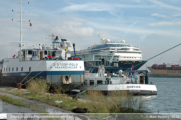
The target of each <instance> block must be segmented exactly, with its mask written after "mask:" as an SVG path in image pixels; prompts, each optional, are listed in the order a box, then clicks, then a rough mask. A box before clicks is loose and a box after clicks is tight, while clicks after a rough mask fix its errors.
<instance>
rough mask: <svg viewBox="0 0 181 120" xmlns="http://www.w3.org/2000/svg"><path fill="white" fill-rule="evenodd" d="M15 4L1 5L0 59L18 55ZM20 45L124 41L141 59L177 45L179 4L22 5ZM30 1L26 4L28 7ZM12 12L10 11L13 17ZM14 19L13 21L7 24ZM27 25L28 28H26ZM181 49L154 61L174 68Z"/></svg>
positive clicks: (144, 0)
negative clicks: (54, 39) (56, 38)
mask: <svg viewBox="0 0 181 120" xmlns="http://www.w3.org/2000/svg"><path fill="white" fill-rule="evenodd" d="M18 2H20V0H13V1H12V0H0V59H3V58H7V57H8V56H9V57H12V56H13V55H14V54H17V51H18V50H19V47H18V43H16V42H15V41H20V22H19V20H20V13H18V12H19V11H20V5H19V4H18ZM22 2H23V3H24V4H23V5H22V11H23V12H24V13H23V14H22V17H23V21H24V22H23V24H22V25H23V26H22V30H23V31H22V33H23V37H22V40H23V41H26V43H24V44H28V45H36V44H51V37H50V36H51V34H52V33H53V34H54V35H56V36H59V38H62V39H67V40H69V41H71V42H72V43H75V45H76V49H86V48H87V47H90V46H91V45H94V44H98V43H99V41H100V38H99V36H98V35H99V34H101V35H103V36H104V37H105V38H108V39H110V40H111V41H115V42H117V41H121V40H125V41H126V43H128V44H129V45H131V46H137V47H139V49H140V50H141V51H142V56H143V60H148V59H149V58H151V57H153V56H155V55H157V54H159V53H161V52H163V51H165V50H167V49H169V48H171V47H173V46H175V45H178V44H180V43H181V1H180V0H115V1H112V0H99V1H98V0H91V1H88V0H43V1H42V0H22ZM28 2H29V4H27V3H28ZM12 10H13V12H12ZM12 19H13V21H12ZM29 20H30V22H31V23H32V26H31V27H30V26H29ZM180 51H181V46H178V47H176V48H174V49H172V50H170V51H168V52H166V53H164V54H162V55H159V56H157V57H156V58H154V59H151V60H149V61H148V62H147V63H146V64H145V65H144V66H142V67H141V69H146V66H151V65H152V64H154V63H158V64H162V63H174V64H179V63H180V60H181V54H180V53H181V52H180Z"/></svg>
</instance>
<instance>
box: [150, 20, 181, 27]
mask: <svg viewBox="0 0 181 120" xmlns="http://www.w3.org/2000/svg"><path fill="white" fill-rule="evenodd" d="M148 25H149V26H163V25H167V26H168V25H181V21H171V22H157V23H150V24H148Z"/></svg>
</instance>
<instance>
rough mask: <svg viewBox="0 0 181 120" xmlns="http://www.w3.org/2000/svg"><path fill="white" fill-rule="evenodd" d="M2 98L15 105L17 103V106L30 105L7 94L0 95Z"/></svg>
mask: <svg viewBox="0 0 181 120" xmlns="http://www.w3.org/2000/svg"><path fill="white" fill-rule="evenodd" d="M0 99H1V100H3V101H5V102H7V103H11V104H13V105H16V106H22V107H29V106H28V105H26V104H24V103H23V102H22V101H20V100H16V99H13V98H11V97H8V96H6V95H0Z"/></svg>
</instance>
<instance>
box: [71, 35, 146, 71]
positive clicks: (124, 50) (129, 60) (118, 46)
mask: <svg viewBox="0 0 181 120" xmlns="http://www.w3.org/2000/svg"><path fill="white" fill-rule="evenodd" d="M100 38H101V40H100V44H98V45H93V46H91V47H88V48H87V49H85V50H80V51H76V54H77V56H79V57H82V59H83V60H84V61H85V67H86V70H89V71H91V72H97V69H96V68H97V67H98V66H99V65H101V61H102V60H103V61H105V69H106V70H107V69H109V70H110V69H112V71H114V72H116V71H118V70H119V69H122V70H123V71H124V70H127V69H129V68H131V67H132V66H135V67H133V69H134V70H137V69H139V68H140V67H141V66H142V65H143V64H144V63H146V61H143V60H142V53H141V51H140V50H139V48H138V47H134V46H130V45H128V44H127V43H126V42H125V40H122V41H119V42H111V41H110V40H109V39H106V38H104V37H102V36H101V37H100ZM72 54H73V52H72ZM138 64H139V65H138ZM109 66H114V67H112V68H110V67H109Z"/></svg>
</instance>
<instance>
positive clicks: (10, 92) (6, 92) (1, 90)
mask: <svg viewBox="0 0 181 120" xmlns="http://www.w3.org/2000/svg"><path fill="white" fill-rule="evenodd" d="M25 91H26V90H25V89H22V90H19V91H18V89H17V88H12V87H11V88H10V87H0V95H2V96H8V97H10V98H12V99H14V100H17V101H21V102H23V103H24V104H26V106H24V107H28V105H30V104H33V105H38V106H45V107H47V108H48V107H49V108H54V109H56V110H57V111H61V112H62V113H73V112H71V111H67V110H64V109H61V108H59V107H55V106H52V105H49V104H46V103H42V102H40V101H37V100H30V99H27V98H25V97H21V96H17V95H15V94H16V92H19V93H20V94H21V93H25ZM2 100H3V99H2ZM4 101H6V100H4ZM9 103H11V102H9ZM11 104H12V103H11ZM18 106H20V105H18Z"/></svg>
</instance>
